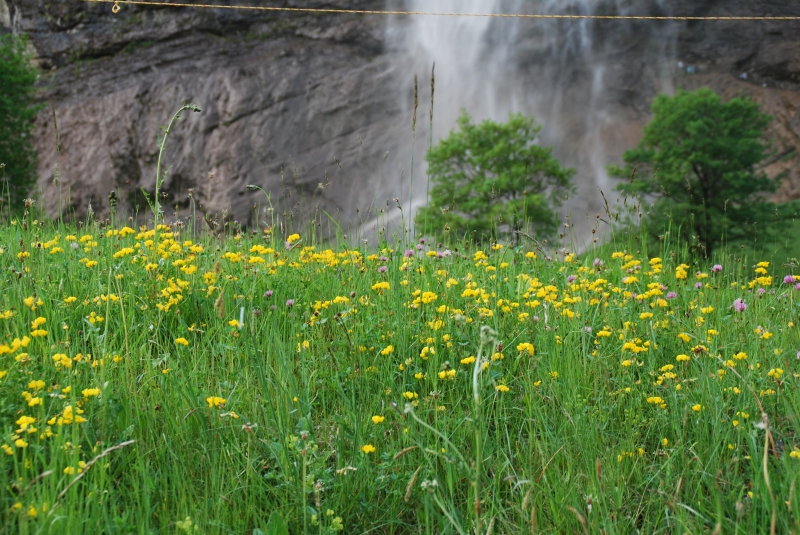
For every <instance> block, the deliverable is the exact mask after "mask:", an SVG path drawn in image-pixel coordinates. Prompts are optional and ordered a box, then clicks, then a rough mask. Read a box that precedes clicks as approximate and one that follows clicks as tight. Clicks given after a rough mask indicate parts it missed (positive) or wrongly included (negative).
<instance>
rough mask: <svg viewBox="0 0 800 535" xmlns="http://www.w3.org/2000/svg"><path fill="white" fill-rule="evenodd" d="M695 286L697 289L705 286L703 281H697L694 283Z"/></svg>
mask: <svg viewBox="0 0 800 535" xmlns="http://www.w3.org/2000/svg"><path fill="white" fill-rule="evenodd" d="M694 287H695V288H697V289H698V290H699V289H700V288H702V287H703V283H702V282H695V283H694Z"/></svg>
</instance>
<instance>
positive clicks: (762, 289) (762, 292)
mask: <svg viewBox="0 0 800 535" xmlns="http://www.w3.org/2000/svg"><path fill="white" fill-rule="evenodd" d="M756 292H757V293H758V295H764V294H765V293H767V291H766V290H765V289H764V288H759V289H758V290H756Z"/></svg>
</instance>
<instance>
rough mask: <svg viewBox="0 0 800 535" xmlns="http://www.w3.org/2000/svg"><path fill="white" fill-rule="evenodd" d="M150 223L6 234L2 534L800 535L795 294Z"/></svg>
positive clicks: (717, 277) (28, 224) (649, 261)
mask: <svg viewBox="0 0 800 535" xmlns="http://www.w3.org/2000/svg"><path fill="white" fill-rule="evenodd" d="M126 223H127V221H125V220H123V221H120V222H116V221H114V220H113V219H112V220H111V221H109V222H106V221H93V220H88V221H85V222H83V223H82V224H69V225H68V224H63V223H58V222H50V221H47V222H45V221H44V220H37V219H34V214H27V215H25V216H24V217H19V218H17V219H14V220H12V221H9V222H8V223H6V224H3V226H2V228H0V281H2V282H1V283H0V285H1V287H2V293H1V294H0V422H2V423H1V424H0V425H1V426H2V437H0V447H1V448H2V450H0V486H1V487H2V497H1V498H0V507H2V511H3V514H2V515H0V518H2V527H0V531H1V532H3V533H21V534H38V533H141V534H150V533H153V534H156V533H159V534H161V533H170V534H172V533H177V534H180V533H197V534H200V533H203V534H216V533H220V534H222V533H225V534H227V533H245V534H248V535H249V534H253V535H263V534H268V535H271V534H274V535H278V534H288V533H292V534H304V535H305V534H312V533H313V534H325V533H336V532H343V533H381V534H383V533H386V534H389V533H393V534H406V533H422V534H434V533H435V534H440V533H453V534H455V533H459V534H466V533H479V534H487V535H488V534H491V533H570V532H571V533H670V534H672V533H701V532H711V533H796V532H798V531H800V524H798V508H800V498H798V490H797V488H796V480H797V476H798V474H800V437H798V436H797V432H798V429H800V427H799V426H798V411H799V410H800V395H799V392H800V391H799V390H798V387H797V382H798V378H800V374H798V372H800V369H798V366H799V365H800V364H799V361H798V358H800V352H799V351H798V350H800V336H799V333H800V331H799V330H798V328H799V326H798V323H799V322H800V319H798V317H797V315H798V314H797V311H798V304H797V303H796V302H795V301H796V299H797V298H799V297H800V280H795V279H794V276H793V275H794V274H796V273H798V271H800V270H798V268H797V266H796V265H794V264H791V263H790V264H783V263H782V262H780V261H778V260H775V259H765V258H754V257H752V256H749V255H747V254H745V253H744V252H739V251H737V250H734V251H733V252H732V253H727V254H724V255H723V254H721V255H720V256H719V257H717V258H716V259H715V261H714V262H708V261H705V260H700V261H693V260H692V257H691V255H690V254H689V253H688V252H687V251H686V249H685V248H683V249H682V248H679V247H674V248H671V247H672V246H671V245H670V243H669V242H668V241H666V242H663V243H657V244H651V246H650V248H649V249H648V250H649V251H651V255H653V256H647V255H646V254H644V253H643V252H642V251H643V250H644V247H642V241H636V240H635V239H633V238H630V239H629V241H628V242H627V243H612V244H610V245H607V246H604V247H600V248H598V249H596V250H593V249H589V250H587V251H586V252H584V253H583V254H581V255H576V254H574V253H572V252H569V251H565V250H562V251H546V250H542V249H539V248H537V247H535V243H534V242H532V241H530V240H522V241H521V242H520V243H518V244H516V245H514V244H513V242H511V243H487V244H476V243H471V242H469V241H461V242H456V241H453V242H451V243H447V244H437V243H427V242H426V241H425V240H414V241H408V240H394V239H389V240H380V242H379V243H378V241H379V240H378V239H372V240H371V243H369V242H364V241H361V240H352V239H351V240H345V239H343V237H342V236H339V238H338V239H334V240H331V241H328V242H320V243H315V238H314V236H313V235H310V234H309V235H307V236H304V237H301V236H300V235H299V234H289V233H286V234H284V235H280V228H279V227H277V226H267V227H266V228H263V226H262V227H261V228H258V229H257V230H256V231H254V230H253V229H248V230H243V229H239V228H238V227H236V226H235V225H234V224H231V225H228V226H226V232H225V235H224V236H221V237H220V236H217V235H214V234H213V233H210V232H202V233H195V232H193V231H192V230H191V229H190V228H189V227H187V226H185V225H184V224H183V223H175V224H171V225H166V224H161V225H158V226H157V228H153V227H152V225H151V226H150V227H146V226H145V227H135V228H132V227H133V225H132V224H131V226H126ZM654 249H658V250H657V251H655V252H653V250H654ZM792 269H794V270H795V271H794V272H793V271H792ZM798 276H800V275H798Z"/></svg>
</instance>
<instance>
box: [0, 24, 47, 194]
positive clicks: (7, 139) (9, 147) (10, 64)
mask: <svg viewBox="0 0 800 535" xmlns="http://www.w3.org/2000/svg"><path fill="white" fill-rule="evenodd" d="M26 43H27V41H26V39H25V38H24V37H15V36H14V35H11V34H5V35H0V163H3V164H5V167H4V169H3V170H2V171H0V178H3V177H5V179H6V180H5V181H4V183H3V184H2V187H0V193H2V195H3V197H4V198H5V199H6V200H7V199H8V198H9V197H10V199H11V205H12V206H14V207H18V206H19V204H20V201H21V200H22V199H23V198H24V197H25V196H27V195H28V192H29V191H30V188H31V186H32V185H33V183H34V182H35V180H36V152H35V151H34V150H33V145H32V144H31V131H32V128H33V120H34V118H35V116H36V113H37V112H38V110H39V107H38V106H35V105H33V93H34V84H35V83H36V77H37V73H36V69H35V68H34V67H33V65H31V62H30V58H29V57H28V54H27V53H26V52H25V46H26Z"/></svg>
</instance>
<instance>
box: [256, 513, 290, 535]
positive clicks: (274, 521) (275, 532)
mask: <svg viewBox="0 0 800 535" xmlns="http://www.w3.org/2000/svg"><path fill="white" fill-rule="evenodd" d="M253 535H255V530H254V531H253ZM266 535H289V526H287V525H286V522H284V520H283V518H281V515H280V514H278V512H277V511H272V514H271V515H269V520H268V521H267V531H266Z"/></svg>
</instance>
